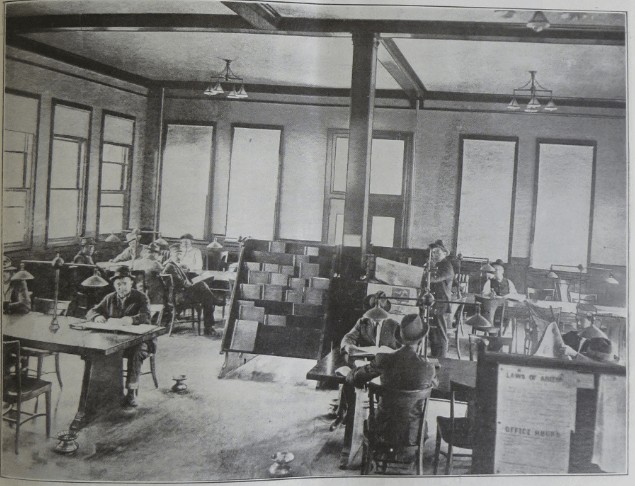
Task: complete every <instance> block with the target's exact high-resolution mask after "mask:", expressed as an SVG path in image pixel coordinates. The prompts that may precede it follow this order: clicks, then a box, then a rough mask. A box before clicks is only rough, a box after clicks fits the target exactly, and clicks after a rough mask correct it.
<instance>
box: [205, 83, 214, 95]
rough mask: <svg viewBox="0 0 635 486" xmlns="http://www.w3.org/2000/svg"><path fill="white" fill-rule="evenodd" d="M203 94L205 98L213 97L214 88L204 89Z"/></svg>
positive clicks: (210, 86)
mask: <svg viewBox="0 0 635 486" xmlns="http://www.w3.org/2000/svg"><path fill="white" fill-rule="evenodd" d="M203 94H204V95H207V96H214V95H215V94H216V93H215V92H214V87H213V86H212V85H209V86H208V87H207V88H205V91H203Z"/></svg>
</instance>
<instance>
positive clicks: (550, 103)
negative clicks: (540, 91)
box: [544, 98, 558, 111]
mask: <svg viewBox="0 0 635 486" xmlns="http://www.w3.org/2000/svg"><path fill="white" fill-rule="evenodd" d="M557 109H558V107H557V106H556V104H555V103H554V101H553V98H550V99H549V101H548V102H547V104H546V105H545V108H544V110H545V111H556V110H557Z"/></svg>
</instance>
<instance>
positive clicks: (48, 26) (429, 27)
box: [6, 2, 626, 46]
mask: <svg viewBox="0 0 635 486" xmlns="http://www.w3.org/2000/svg"><path fill="white" fill-rule="evenodd" d="M228 3H229V2H228ZM249 5H251V4H249ZM260 12H261V13H262V12H263V10H262V9H260ZM263 15H267V14H263ZM260 18H261V21H262V19H263V18H264V17H260ZM254 22H255V20H254ZM269 22H274V23H275V25H276V26H277V30H272V29H266V30H263V29H260V28H255V27H254V25H253V24H251V23H250V22H248V21H246V20H245V19H244V18H243V17H241V16H239V15H196V14H182V15H171V14H86V15H75V14H73V15H39V16H31V17H7V22H6V24H7V32H9V33H18V34H25V33H33V32H60V31H65V30H82V31H138V32H249V33H274V32H275V33H276V34H288V35H311V36H316V37H318V36H330V35H337V34H340V35H341V34H350V33H352V32H374V33H380V34H382V36H383V37H387V38H388V37H406V38H413V39H452V40H472V41H501V42H532V43H555V44H589V45H616V46H623V45H625V39H626V35H625V28H624V27H611V26H586V25H585V26H582V25H576V26H562V25H557V26H552V27H550V28H549V29H547V30H544V31H542V32H534V31H533V30H531V29H528V28H527V26H526V25H525V24H523V23H502V22H451V21H429V20H348V19H313V18H311V19H309V18H292V17H281V18H280V19H279V20H277V21H273V20H270V21H267V22H265V23H269Z"/></svg>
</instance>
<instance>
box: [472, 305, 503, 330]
mask: <svg viewBox="0 0 635 486" xmlns="http://www.w3.org/2000/svg"><path fill="white" fill-rule="evenodd" d="M475 299H476V303H480V304H481V316H483V317H484V318H485V320H486V321H487V322H488V325H482V326H472V334H476V333H477V332H481V333H483V335H485V336H491V335H497V336H500V335H501V334H502V325H503V322H504V321H505V310H506V309H507V300H505V299H503V298H502V297H495V298H488V297H482V296H480V295H476V296H475Z"/></svg>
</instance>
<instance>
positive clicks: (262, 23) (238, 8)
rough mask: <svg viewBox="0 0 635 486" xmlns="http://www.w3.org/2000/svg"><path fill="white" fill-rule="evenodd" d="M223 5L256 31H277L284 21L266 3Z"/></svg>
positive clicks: (249, 2) (226, 3) (228, 3)
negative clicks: (281, 21)
mask: <svg viewBox="0 0 635 486" xmlns="http://www.w3.org/2000/svg"><path fill="white" fill-rule="evenodd" d="M221 3H222V4H223V5H225V6H226V7H227V8H228V9H230V10H232V11H233V12H235V13H237V14H238V15H239V16H240V17H241V18H242V19H243V20H245V21H246V22H248V23H249V24H250V25H251V26H253V27H255V28H256V29H261V30H276V29H277V28H278V24H279V23H280V20H281V19H282V17H280V14H278V12H276V10H275V9H274V8H273V7H272V6H270V5H267V4H265V3H258V2H255V1H248V2H221Z"/></svg>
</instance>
